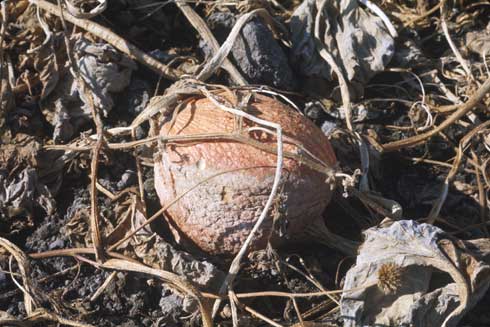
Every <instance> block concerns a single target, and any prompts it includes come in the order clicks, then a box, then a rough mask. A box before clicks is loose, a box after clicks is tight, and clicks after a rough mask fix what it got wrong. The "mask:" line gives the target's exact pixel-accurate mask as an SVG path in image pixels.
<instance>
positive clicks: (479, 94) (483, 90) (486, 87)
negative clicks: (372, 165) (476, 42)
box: [382, 78, 490, 152]
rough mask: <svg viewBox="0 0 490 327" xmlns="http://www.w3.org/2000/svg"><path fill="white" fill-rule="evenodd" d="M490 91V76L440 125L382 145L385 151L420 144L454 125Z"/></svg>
mask: <svg viewBox="0 0 490 327" xmlns="http://www.w3.org/2000/svg"><path fill="white" fill-rule="evenodd" d="M488 92H490V78H489V79H487V80H486V81H485V83H483V84H482V86H480V88H479V89H478V91H476V92H475V93H474V94H473V95H472V96H471V97H470V98H469V100H468V101H466V102H465V103H464V104H462V105H461V106H460V107H459V109H458V110H456V111H455V112H453V113H452V114H451V115H450V116H449V117H448V118H446V120H444V121H443V122H442V123H441V124H440V125H439V126H437V127H435V128H434V129H432V130H430V131H428V132H425V133H421V134H418V135H415V136H412V137H410V138H407V139H404V140H400V141H395V142H390V143H387V144H384V145H382V147H383V151H385V152H391V151H397V150H400V149H403V148H406V147H412V146H415V145H418V144H420V143H422V142H424V141H425V140H427V139H429V138H431V137H432V136H434V135H436V134H437V133H439V132H441V131H442V130H444V129H445V128H447V127H448V126H450V125H452V124H453V123H454V122H456V121H457V120H459V119H460V118H462V117H463V116H464V115H466V114H467V113H468V112H470V111H471V110H472V109H473V108H474V107H475V106H476V105H477V104H478V103H479V102H480V101H481V100H482V99H483V97H484V96H485V95H486V94H487V93H488Z"/></svg>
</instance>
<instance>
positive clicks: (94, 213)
mask: <svg viewBox="0 0 490 327" xmlns="http://www.w3.org/2000/svg"><path fill="white" fill-rule="evenodd" d="M58 10H59V13H60V19H61V23H62V26H63V30H64V40H65V46H66V52H67V55H68V61H69V63H70V66H71V67H72V69H73V74H74V78H75V80H76V81H77V82H78V84H79V85H80V88H81V90H82V92H83V93H84V95H85V97H86V98H87V99H88V102H89V104H90V110H91V112H92V119H93V120H94V123H95V125H96V128H97V136H98V138H97V142H96V144H95V146H94V148H93V153H92V161H91V165H90V166H91V176H92V177H91V183H90V202H91V206H90V210H91V213H90V233H91V237H92V243H93V245H94V249H95V253H96V258H97V261H99V260H102V259H103V245H102V238H101V235H100V231H99V219H98V218H99V213H98V209H97V169H98V158H99V152H100V148H101V147H102V142H103V127H102V121H101V119H100V116H99V114H98V112H97V109H96V108H95V105H94V101H93V98H92V95H91V94H90V93H89V91H88V85H87V84H86V83H85V80H84V79H83V78H82V76H81V75H80V73H79V71H78V68H77V66H75V65H74V64H73V63H74V59H73V57H72V52H71V47H70V42H69V40H68V35H67V33H68V28H67V26H66V22H65V15H64V11H63V9H62V7H61V0H58Z"/></svg>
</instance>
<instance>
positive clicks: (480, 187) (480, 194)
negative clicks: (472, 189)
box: [471, 150, 490, 237]
mask: <svg viewBox="0 0 490 327" xmlns="http://www.w3.org/2000/svg"><path fill="white" fill-rule="evenodd" d="M471 156H472V157H473V161H475V162H476V163H479V162H480V159H479V158H478V156H477V155H476V153H475V151H473V150H471ZM474 166H475V175H476V176H475V177H476V185H477V186H478V201H479V202H480V220H481V222H482V223H485V221H486V216H487V211H486V208H487V200H486V197H485V190H484V188H483V183H482V180H481V175H480V170H482V169H481V165H474ZM482 171H483V170H482ZM483 231H484V232H485V236H486V237H489V236H490V235H489V234H488V227H487V225H483Z"/></svg>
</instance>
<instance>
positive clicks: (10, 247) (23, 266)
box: [0, 237, 38, 315]
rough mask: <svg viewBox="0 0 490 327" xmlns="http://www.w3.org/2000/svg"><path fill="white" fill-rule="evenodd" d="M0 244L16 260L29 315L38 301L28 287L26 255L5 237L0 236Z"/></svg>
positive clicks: (28, 271)
mask: <svg viewBox="0 0 490 327" xmlns="http://www.w3.org/2000/svg"><path fill="white" fill-rule="evenodd" d="M0 246H1V247H3V248H5V249H6V250H7V251H8V252H9V253H10V254H11V255H12V256H13V257H14V258H15V260H16V261H17V264H18V269H19V271H20V274H21V276H22V284H23V285H24V286H23V287H22V288H21V290H22V293H24V306H25V309H26V313H27V314H28V315H29V314H31V313H32V312H33V310H34V308H35V307H37V305H38V303H36V302H37V301H36V300H35V298H34V296H33V291H32V290H31V288H30V282H29V274H30V267H29V265H28V262H27V256H26V255H25V254H24V252H22V251H21V250H20V249H19V248H18V247H17V246H16V245H15V244H13V243H12V242H10V241H9V240H7V239H5V238H2V237H0Z"/></svg>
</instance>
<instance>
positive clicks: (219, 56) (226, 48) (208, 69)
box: [181, 5, 270, 81]
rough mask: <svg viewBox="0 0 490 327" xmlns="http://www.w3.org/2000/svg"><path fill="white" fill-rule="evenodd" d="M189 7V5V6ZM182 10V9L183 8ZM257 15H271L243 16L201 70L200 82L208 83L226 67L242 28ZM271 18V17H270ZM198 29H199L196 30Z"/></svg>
mask: <svg viewBox="0 0 490 327" xmlns="http://www.w3.org/2000/svg"><path fill="white" fill-rule="evenodd" d="M187 6H188V5H187ZM181 9H182V8H181ZM255 14H259V15H260V16H267V15H269V13H268V12H267V11H266V10H265V9H255V10H253V11H251V12H249V13H246V14H245V15H243V16H241V17H240V18H239V19H238V21H237V22H236V23H235V25H234V26H233V29H232V30H231V32H230V34H228V37H227V38H226V41H225V42H224V43H223V44H222V45H221V47H220V48H219V49H218V50H217V51H216V52H215V54H214V56H213V57H212V58H211V59H209V60H208V62H207V63H206V64H205V65H204V68H203V69H202V70H201V72H200V73H199V75H198V76H197V79H198V80H200V81H206V80H207V79H209V78H210V77H211V76H212V75H213V74H214V73H215V72H216V70H217V69H218V68H219V67H220V66H221V65H225V63H226V60H227V57H228V54H229V53H230V51H231V49H232V47H233V44H235V40H236V38H237V37H238V33H240V31H241V30H242V27H243V26H244V25H245V24H246V23H247V22H248V21H249V20H250V19H251V18H252V17H253V16H255ZM269 17H270V16H269ZM206 27H207V26H206ZM196 29H197V28H196Z"/></svg>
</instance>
